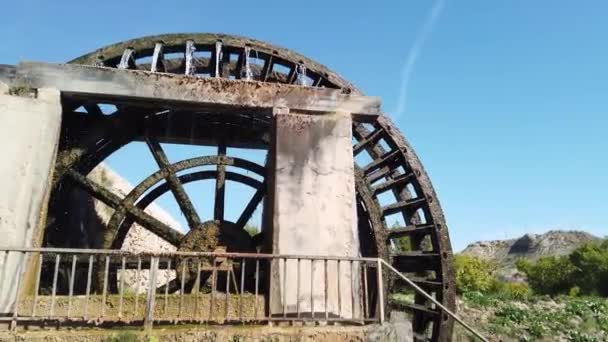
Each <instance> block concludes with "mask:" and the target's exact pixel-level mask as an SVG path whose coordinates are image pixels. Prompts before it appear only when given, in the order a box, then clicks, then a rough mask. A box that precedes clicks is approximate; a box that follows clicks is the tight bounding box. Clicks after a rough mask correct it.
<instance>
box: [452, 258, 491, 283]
mask: <svg viewBox="0 0 608 342" xmlns="http://www.w3.org/2000/svg"><path fill="white" fill-rule="evenodd" d="M454 261H455V266H456V288H457V290H458V292H459V293H465V292H472V291H476V292H481V293H487V292H490V291H491V290H492V288H493V287H494V286H495V281H496V278H495V276H494V272H495V271H496V266H495V265H494V263H492V262H490V261H488V260H484V259H481V258H477V257H474V256H470V255H463V254H458V255H456V256H455V258H454Z"/></svg>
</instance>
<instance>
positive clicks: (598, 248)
mask: <svg viewBox="0 0 608 342" xmlns="http://www.w3.org/2000/svg"><path fill="white" fill-rule="evenodd" d="M517 269H518V270H519V271H521V272H523V273H525V275H526V277H527V278H528V283H529V284H530V286H531V287H532V289H533V290H534V292H536V293H538V294H546V295H550V296H555V295H559V294H569V295H571V296H579V295H600V296H604V297H608V240H604V241H603V242H601V243H596V242H590V243H587V244H584V245H582V246H580V247H579V248H577V249H575V250H574V251H573V252H572V253H571V254H570V255H568V256H552V257H543V258H540V259H539V260H538V261H536V262H531V261H529V260H525V259H521V260H518V261H517Z"/></svg>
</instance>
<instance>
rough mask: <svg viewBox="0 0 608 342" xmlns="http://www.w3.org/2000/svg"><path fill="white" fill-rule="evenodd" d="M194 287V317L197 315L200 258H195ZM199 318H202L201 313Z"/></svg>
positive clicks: (199, 289) (199, 291) (199, 287)
mask: <svg viewBox="0 0 608 342" xmlns="http://www.w3.org/2000/svg"><path fill="white" fill-rule="evenodd" d="M194 285H195V286H194V287H193V290H194V291H196V292H195V293H194V317H193V318H194V319H196V318H197V317H199V315H198V307H199V296H200V293H201V259H200V258H197V259H196V278H195V279H194ZM200 320H201V321H202V320H203V314H202V313H201V315H200Z"/></svg>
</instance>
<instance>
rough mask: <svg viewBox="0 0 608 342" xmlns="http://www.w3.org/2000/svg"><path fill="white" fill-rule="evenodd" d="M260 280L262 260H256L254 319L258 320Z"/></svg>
mask: <svg viewBox="0 0 608 342" xmlns="http://www.w3.org/2000/svg"><path fill="white" fill-rule="evenodd" d="M259 279H260V259H258V258H256V259H255V308H254V309H253V311H254V312H253V316H254V318H256V319H257V318H258V285H259Z"/></svg>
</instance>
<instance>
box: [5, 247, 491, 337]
mask: <svg viewBox="0 0 608 342" xmlns="http://www.w3.org/2000/svg"><path fill="white" fill-rule="evenodd" d="M0 262H2V265H1V268H0V283H1V284H2V285H5V284H7V281H6V279H8V278H12V279H14V288H13V290H14V291H12V293H14V296H13V297H14V298H12V305H11V308H10V310H5V311H6V312H0V322H2V321H4V322H10V327H11V329H13V330H14V329H16V328H17V325H18V323H20V322H26V323H28V324H31V323H36V322H48V321H59V322H61V323H62V324H66V325H69V324H70V323H74V324H83V323H85V324H104V323H109V324H112V323H116V322H119V323H122V324H134V325H141V326H143V327H145V328H146V329H150V328H151V327H152V326H153V324H158V323H160V324H163V323H179V322H189V323H192V322H200V323H206V322H214V323H224V324H226V323H247V322H251V323H256V322H258V323H259V322H274V321H287V322H298V321H314V322H345V323H357V324H363V323H370V322H378V323H383V322H384V317H385V313H384V307H385V305H384V303H385V300H384V293H383V291H377V289H383V288H384V278H385V277H387V276H388V274H383V269H386V271H387V272H389V273H393V274H395V275H396V276H398V277H400V278H401V279H403V280H404V281H405V282H406V283H407V284H408V285H409V286H410V287H412V288H413V289H414V290H415V291H416V292H418V293H420V294H422V295H423V296H424V297H426V298H427V299H428V300H429V301H431V302H432V303H433V304H434V305H435V306H436V307H437V308H438V309H439V310H441V311H443V312H444V313H446V314H447V315H449V316H450V317H452V318H453V319H454V320H455V321H456V322H457V323H459V324H461V325H462V326H463V327H464V328H465V329H466V330H468V331H469V332H470V333H472V334H473V335H474V336H475V337H477V338H479V339H480V340H482V341H487V339H485V338H484V337H483V336H482V335H481V334H480V333H479V332H477V331H476V330H475V329H473V328H472V327H470V326H469V325H468V324H466V323H465V322H464V321H463V320H462V319H460V318H459V317H458V316H456V314H454V313H453V312H452V311H450V310H449V309H448V308H446V307H445V306H444V305H442V304H441V303H440V302H439V301H438V300H437V299H435V297H433V296H432V295H431V294H429V293H427V292H426V291H424V290H423V289H422V288H420V287H419V286H417V285H416V284H415V283H414V282H413V281H412V280H410V279H409V278H408V277H407V276H405V275H404V274H403V273H401V272H399V271H398V270H397V269H395V268H394V267H393V266H392V265H390V264H389V263H387V262H385V261H384V260H382V259H380V258H360V257H335V256H312V255H275V254H259V253H218V252H213V253H205V252H157V253H130V252H126V251H120V250H99V249H65V248H0ZM11 265H12V266H15V267H10V266H11ZM303 269H304V271H303ZM294 278H295V279H294ZM344 281H346V282H347V283H346V284H345V283H343V282H344ZM348 283H350V284H348ZM306 287H308V288H306ZM294 288H295V289H294ZM9 290H10V289H6V288H0V297H1V296H4V297H6V296H10V293H11V291H9ZM344 291H346V292H348V293H344ZM289 297H291V300H290V298H289ZM294 297H295V299H294Z"/></svg>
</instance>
